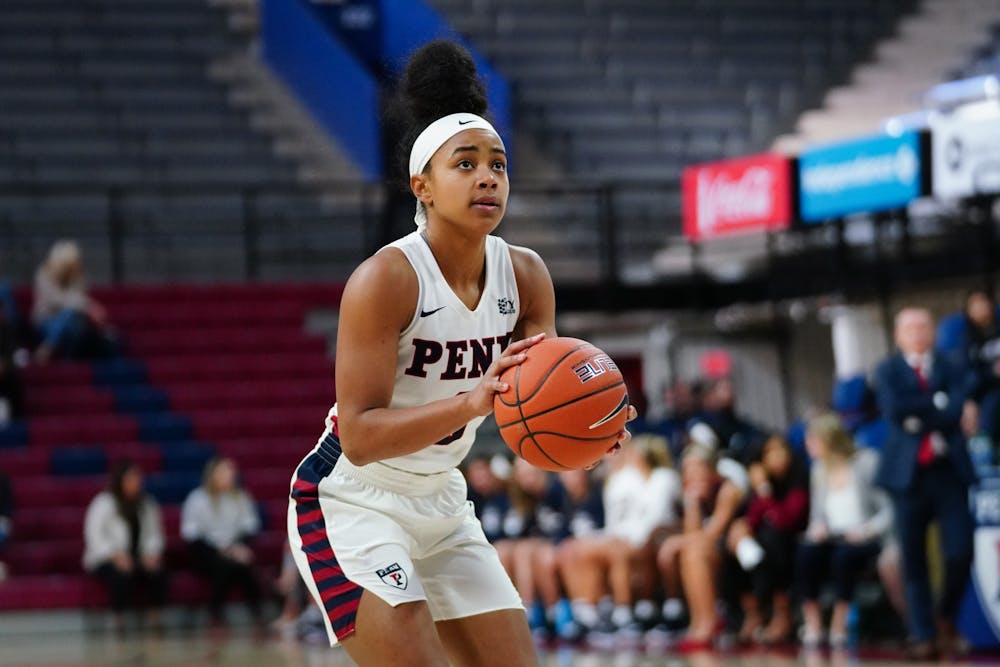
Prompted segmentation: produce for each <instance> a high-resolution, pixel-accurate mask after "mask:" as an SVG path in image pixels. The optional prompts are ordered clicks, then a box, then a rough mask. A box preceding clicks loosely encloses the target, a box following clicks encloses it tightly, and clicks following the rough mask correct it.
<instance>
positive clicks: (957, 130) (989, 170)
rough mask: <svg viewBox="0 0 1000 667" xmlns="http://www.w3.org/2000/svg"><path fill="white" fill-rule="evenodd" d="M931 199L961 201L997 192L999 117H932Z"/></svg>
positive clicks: (998, 181)
mask: <svg viewBox="0 0 1000 667" xmlns="http://www.w3.org/2000/svg"><path fill="white" fill-rule="evenodd" d="M931 145H932V146H933V151H932V152H931V165H932V166H931V172H932V175H933V179H932V181H931V182H932V184H933V185H932V188H933V192H934V196H935V197H937V198H939V199H961V198H963V197H972V196H975V195H978V194H996V193H998V192H1000V114H998V115H997V116H996V117H993V118H975V119H972V118H935V119H934V120H933V121H932V123H931Z"/></svg>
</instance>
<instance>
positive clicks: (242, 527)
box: [181, 458, 261, 624]
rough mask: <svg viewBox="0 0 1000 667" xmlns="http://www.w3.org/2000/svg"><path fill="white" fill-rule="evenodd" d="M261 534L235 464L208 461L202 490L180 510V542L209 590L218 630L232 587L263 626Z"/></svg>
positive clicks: (196, 492) (196, 490) (212, 617)
mask: <svg viewBox="0 0 1000 667" xmlns="http://www.w3.org/2000/svg"><path fill="white" fill-rule="evenodd" d="M258 531H260V517H259V516H258V514H257V508H256V506H255V505H254V502H253V499H252V498H251V497H250V494H248V493H247V492H246V491H244V490H243V488H242V487H241V486H240V484H239V479H238V473H237V470H236V463H235V462H234V461H233V460H232V459H228V458H215V459H212V460H211V461H209V462H208V463H207V464H205V471H204V474H203V476H202V482H201V486H199V487H198V488H197V489H195V490H194V491H192V492H191V493H190V495H188V497H187V499H186V500H185V501H184V506H183V507H182V508H181V537H183V538H184V541H185V542H187V543H188V545H189V546H190V548H191V559H192V561H193V563H194V567H195V569H196V570H198V571H200V572H201V573H202V574H204V575H205V576H206V577H207V578H208V580H209V582H210V584H211V587H212V595H211V599H210V601H209V612H210V614H211V620H212V623H214V624H219V623H222V622H223V620H224V618H223V607H224V606H225V603H226V597H227V596H228V594H229V591H230V589H232V588H233V587H234V586H235V587H238V588H239V589H240V590H242V591H243V596H244V598H245V600H246V603H247V607H248V608H249V609H250V613H251V615H252V616H253V619H254V620H255V621H257V622H260V621H261V609H260V584H259V583H258V581H257V575H256V573H255V572H254V553H253V550H252V549H251V548H250V540H251V539H252V538H253V536H254V535H256V534H257V532H258Z"/></svg>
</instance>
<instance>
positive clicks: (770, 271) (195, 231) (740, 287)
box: [0, 177, 1000, 310]
mask: <svg viewBox="0 0 1000 667" xmlns="http://www.w3.org/2000/svg"><path fill="white" fill-rule="evenodd" d="M512 191H513V193H514V194H512V196H511V199H510V202H509V205H508V211H507V215H506V217H505V219H504V222H503V224H502V226H501V228H500V230H499V233H500V234H501V235H503V236H504V238H505V239H507V240H508V241H509V242H511V243H515V244H519V245H526V246H528V247H531V248H533V249H534V250H536V251H538V252H539V254H541V255H542V257H543V258H544V259H545V261H546V263H547V265H548V267H549V271H550V273H551V274H552V277H553V280H554V282H555V284H556V288H557V292H558V294H557V296H558V298H559V303H560V308H561V309H563V310H594V309H597V310H604V309H608V310H627V309H634V308H638V309H644V308H712V307H718V306H722V305H726V304H730V303H734V302H740V301H744V302H763V301H772V302H773V301H779V300H782V299H789V298H799V297H803V296H809V295H814V294H827V293H840V294H843V295H845V296H848V297H858V298H869V297H877V298H879V299H881V300H882V301H883V302H887V301H888V298H889V294H890V293H892V292H894V291H897V290H898V289H900V288H902V287H905V286H906V285H910V284H913V283H916V282H926V281H932V280H938V281H939V280H941V279H942V278H946V277H949V276H951V277H960V276H962V277H974V278H975V279H976V280H977V281H979V282H986V283H992V281H993V279H994V274H995V271H996V269H997V266H998V259H997V257H998V256H1000V248H998V247H997V242H998V235H997V232H996V229H995V227H996V224H997V220H996V219H995V218H994V216H993V209H992V200H990V199H983V200H981V201H978V200H977V201H974V202H970V206H969V207H967V208H965V209H963V210H961V211H959V212H958V213H957V214H955V215H951V216H946V217H944V218H941V219H934V220H930V221H928V220H922V221H920V224H914V221H912V220H911V219H910V216H908V215H907V214H906V212H905V211H897V212H892V213H887V214H879V215H878V216H874V217H872V218H870V219H868V220H867V221H866V220H856V221H848V222H845V221H838V222H836V223H835V224H832V225H818V226H812V227H808V228H800V229H795V230H792V231H790V232H779V233H772V234H769V235H768V236H767V237H766V238H764V239H760V238H757V239H754V238H753V237H747V238H745V239H734V240H732V241H730V242H710V243H703V244H696V243H691V242H688V241H687V240H685V239H684V238H683V236H682V234H681V227H680V216H679V210H680V195H679V187H678V184H677V183H676V182H668V181H659V182H641V181H627V182H618V183H584V182H579V181H565V182H540V181H527V180H526V181H524V182H520V181H518V180H517V178H516V177H515V179H514V183H513V185H512ZM321 198H322V199H323V200H328V201H329V205H328V206H327V207H326V208H320V206H319V203H318V202H319V201H320V199H321ZM178 202H186V203H185V204H184V206H181V205H180V204H178ZM199 202H203V203H204V207H205V209H206V210H201V209H200V208H199V206H200V204H199ZM211 207H217V208H214V209H213V208H211ZM413 208H414V200H413V198H412V196H411V195H409V194H407V193H405V192H402V191H400V190H398V189H393V188H389V187H387V186H385V185H383V184H370V183H359V182H327V183H322V184H317V185H316V186H315V188H314V189H313V190H309V191H307V190H305V189H304V188H302V187H301V186H295V185H271V184H258V185H253V186H245V185H227V184H225V183H212V184H208V183H201V184H183V185H182V184H159V185H155V186H154V185H113V186H112V185H87V186H85V185H23V186H22V185H17V186H15V185H0V277H3V278H6V279H11V280H14V281H15V282H27V281H30V279H31V276H32V274H33V272H34V269H35V267H36V266H37V265H38V263H39V262H40V261H41V260H42V258H43V257H44V256H45V253H46V252H47V251H48V248H49V246H50V245H51V243H52V242H53V241H54V240H55V239H57V238H66V237H69V238H75V239H77V240H79V241H80V242H81V244H82V245H83V248H84V253H85V255H86V264H87V269H88V273H89V274H90V276H91V277H92V280H93V281H94V282H95V283H102V282H109V283H122V282H129V283H136V282H139V283H142V282H212V281H215V282H218V281H229V282H234V281H246V280H250V281H257V280H259V281H283V280H298V281H303V280H308V281H313V280H322V281H329V280H333V281H342V280H345V279H346V278H347V276H348V275H349V274H350V272H351V271H352V270H353V268H354V267H355V266H356V265H357V264H358V263H359V262H360V261H361V260H362V259H364V258H365V257H366V256H368V255H370V254H371V253H372V252H373V251H374V250H376V249H377V248H379V247H380V246H381V245H383V244H384V243H386V242H388V241H390V240H392V239H394V238H397V237H399V236H402V235H403V234H405V233H407V232H409V231H410V230H411V229H412V222H411V219H412V215H413ZM928 223H929V224H928ZM857 224H862V225H869V226H870V229H869V232H868V234H873V235H874V236H873V237H872V238H873V240H870V241H861V242H859V241H857V240H852V235H851V234H848V233H847V231H848V229H854V228H855V227H854V226H855V225H857ZM741 243H742V244H743V245H742V246H741V245H740V244H741ZM755 244H756V245H755ZM664 262H665V263H666V264H664Z"/></svg>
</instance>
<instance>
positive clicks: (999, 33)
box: [948, 24, 1000, 79]
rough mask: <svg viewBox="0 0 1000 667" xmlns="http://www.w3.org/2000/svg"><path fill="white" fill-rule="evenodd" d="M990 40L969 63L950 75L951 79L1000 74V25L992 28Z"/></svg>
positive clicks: (977, 50) (982, 45)
mask: <svg viewBox="0 0 1000 667" xmlns="http://www.w3.org/2000/svg"><path fill="white" fill-rule="evenodd" d="M990 37H991V38H990V40H989V41H987V42H986V43H985V44H980V45H978V46H977V47H976V48H975V50H974V51H973V52H972V57H971V58H970V59H969V62H968V63H966V64H965V65H963V66H962V67H959V68H957V69H956V70H955V71H953V72H951V73H950V76H949V77H948V78H949V79H965V78H969V77H973V76H981V75H984V74H1000V24H997V25H994V26H992V27H991V28H990Z"/></svg>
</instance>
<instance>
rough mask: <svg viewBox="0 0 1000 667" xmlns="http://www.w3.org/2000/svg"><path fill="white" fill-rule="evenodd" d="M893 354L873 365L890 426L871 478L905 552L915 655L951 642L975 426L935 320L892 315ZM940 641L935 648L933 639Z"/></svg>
mask: <svg viewBox="0 0 1000 667" xmlns="http://www.w3.org/2000/svg"><path fill="white" fill-rule="evenodd" d="M895 339H896V345H897V347H898V352H897V353H895V354H893V355H892V356H890V357H889V358H888V359H886V360H885V361H884V362H883V363H882V364H881V365H880V366H879V368H878V371H877V375H876V386H877V390H878V402H879V407H880V409H881V411H882V414H883V416H884V417H885V419H886V420H887V421H888V424H889V430H888V437H887V439H886V444H885V449H884V451H883V454H882V459H881V464H880V466H879V470H878V474H877V477H876V479H877V482H878V484H879V485H881V486H883V487H885V488H886V489H887V490H888V491H889V493H890V495H891V496H892V500H893V506H894V510H895V516H896V519H895V520H896V531H897V533H898V537H899V542H900V548H901V550H902V558H903V574H904V579H905V588H906V602H907V614H908V616H909V618H908V623H909V627H910V633H911V636H912V639H913V645H912V647H911V652H912V653H913V657H916V658H928V657H932V656H933V655H935V654H936V653H937V652H938V650H939V648H940V649H941V650H943V651H944V652H946V653H947V652H951V650H952V649H953V648H954V646H955V630H954V619H955V616H956V614H957V612H958V608H959V604H960V603H961V600H962V595H963V594H964V591H965V588H966V585H967V584H968V580H969V568H970V565H971V563H972V553H973V548H972V532H973V523H972V516H971V514H970V512H969V506H968V488H969V485H970V484H973V483H974V482H975V479H976V475H975V472H974V470H973V467H972V462H971V460H970V458H969V452H968V449H967V446H966V437H965V434H964V433H963V425H965V426H968V425H969V424H973V425H974V424H975V421H976V415H975V412H976V410H975V405H974V404H973V403H971V402H969V401H967V397H968V395H969V383H968V380H967V378H968V376H967V374H966V373H964V371H963V366H962V364H960V363H959V362H958V360H956V359H954V358H953V357H949V356H947V355H945V354H942V353H939V352H938V353H936V352H934V351H933V346H934V322H933V320H932V318H931V315H930V313H929V312H928V311H927V310H924V309H921V308H906V309H903V310H902V311H900V312H899V314H898V315H897V316H896V323H895ZM935 518H936V519H937V520H938V523H939V525H940V531H941V539H940V542H941V549H942V552H943V556H944V568H945V581H944V590H943V591H942V594H941V599H940V600H939V603H938V605H937V607H935V606H934V603H933V601H932V600H931V592H930V585H929V583H928V575H927V552H926V546H925V545H926V536H927V528H928V525H929V524H930V523H931V521H932V520H933V519H935ZM935 639H938V640H940V647H939V646H936V645H935Z"/></svg>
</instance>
